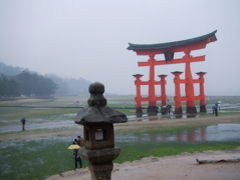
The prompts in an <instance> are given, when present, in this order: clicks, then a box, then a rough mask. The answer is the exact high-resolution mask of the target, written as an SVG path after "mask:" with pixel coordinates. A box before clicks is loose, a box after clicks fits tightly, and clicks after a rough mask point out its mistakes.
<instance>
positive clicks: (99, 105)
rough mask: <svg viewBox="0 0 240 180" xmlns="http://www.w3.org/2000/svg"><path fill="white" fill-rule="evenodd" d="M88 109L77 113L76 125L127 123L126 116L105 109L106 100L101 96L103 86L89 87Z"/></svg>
mask: <svg viewBox="0 0 240 180" xmlns="http://www.w3.org/2000/svg"><path fill="white" fill-rule="evenodd" d="M89 93H90V94H91V96H90V98H89V99H88V107H86V108H83V109H81V110H80V111H79V112H78V115H77V120H76V121H75V123H77V124H82V125H86V124H92V123H111V124H113V123H124V122H127V116H126V115H125V114H123V113H121V112H119V111H115V110H114V109H112V108H109V107H107V106H106V105H107V100H106V99H105V97H104V96H103V93H104V85H103V84H101V83H99V82H95V83H93V84H91V85H90V86H89Z"/></svg>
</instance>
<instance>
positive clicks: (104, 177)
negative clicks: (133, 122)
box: [75, 82, 127, 180]
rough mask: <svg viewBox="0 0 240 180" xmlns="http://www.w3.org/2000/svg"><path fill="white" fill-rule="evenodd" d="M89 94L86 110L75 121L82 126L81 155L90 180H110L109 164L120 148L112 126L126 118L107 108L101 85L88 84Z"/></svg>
mask: <svg viewBox="0 0 240 180" xmlns="http://www.w3.org/2000/svg"><path fill="white" fill-rule="evenodd" d="M89 92H90V94H91V96H90V98H89V99H88V105H89V107H87V108H83V109H81V110H80V111H79V113H78V115H77V120H76V121H75V123H77V124H81V125H83V126H84V139H85V143H84V147H83V148H81V149H80V154H81V155H82V156H83V157H84V158H85V159H87V160H88V161H89V169H90V171H91V176H92V180H100V179H101V180H110V179H111V171H112V169H113V162H112V161H113V160H114V159H115V158H116V157H117V156H118V155H119V153H120V149H119V148H117V147H114V129H113V123H124V122H127V117H126V115H125V114H123V113H121V112H118V111H115V110H113V109H111V108H109V107H107V106H106V105H107V100H106V99H105V98H104V96H103V93H104V85H103V84H101V83H98V82H96V83H93V84H91V85H90V86H89Z"/></svg>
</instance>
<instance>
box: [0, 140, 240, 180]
mask: <svg viewBox="0 0 240 180" xmlns="http://www.w3.org/2000/svg"><path fill="white" fill-rule="evenodd" d="M70 144H71V140H70V139H42V140H36V141H34V140H31V141H9V142H4V143H3V142H2V143H1V151H0V157H1V159H0V164H1V166H0V172H1V173H0V179H24V180H25V179H45V178H46V177H48V176H51V175H53V174H60V173H62V172H65V171H69V170H73V169H74V160H73V155H72V151H71V150H68V149H67V147H68V146H69V145H70ZM116 146H118V147H120V148H121V153H120V156H119V157H118V158H117V159H116V160H115V162H118V163H122V162H125V161H133V160H138V159H141V158H143V157H148V156H157V157H161V156H169V155H176V154H180V153H182V152H194V151H204V150H224V149H231V148H235V147H238V146H240V143H233V142H205V143H194V144H188V143H177V142H169V143H151V142H148V143H117V144H116ZM84 166H85V167H86V161H84Z"/></svg>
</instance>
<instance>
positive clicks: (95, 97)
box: [88, 82, 107, 107]
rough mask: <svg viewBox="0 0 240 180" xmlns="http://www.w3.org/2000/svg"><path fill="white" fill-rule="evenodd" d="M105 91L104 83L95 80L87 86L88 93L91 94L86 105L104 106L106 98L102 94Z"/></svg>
mask: <svg viewBox="0 0 240 180" xmlns="http://www.w3.org/2000/svg"><path fill="white" fill-rule="evenodd" d="M104 91H105V88H104V85H103V84H101V83H99V82H95V83H93V84H91V85H90V86H89V93H90V94H91V96H90V98H89V99H88V105H89V106H90V107H94V106H95V107H104V106H106V104H107V100H106V99H105V97H104V96H103V93H104Z"/></svg>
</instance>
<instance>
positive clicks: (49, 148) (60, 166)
mask: <svg viewBox="0 0 240 180" xmlns="http://www.w3.org/2000/svg"><path fill="white" fill-rule="evenodd" d="M10 143H11V142H10ZM70 144H71V142H66V141H59V140H54V139H51V140H38V141H18V142H13V145H10V146H7V147H2V148H1V152H0V156H1V159H0V164H1V167H0V170H1V175H0V179H44V178H46V177H47V176H50V175H52V174H58V173H61V172H64V171H68V170H72V169H73V168H74V159H73V154H72V150H68V149H67V147H68V146H69V145H70ZM85 166H86V164H85Z"/></svg>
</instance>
